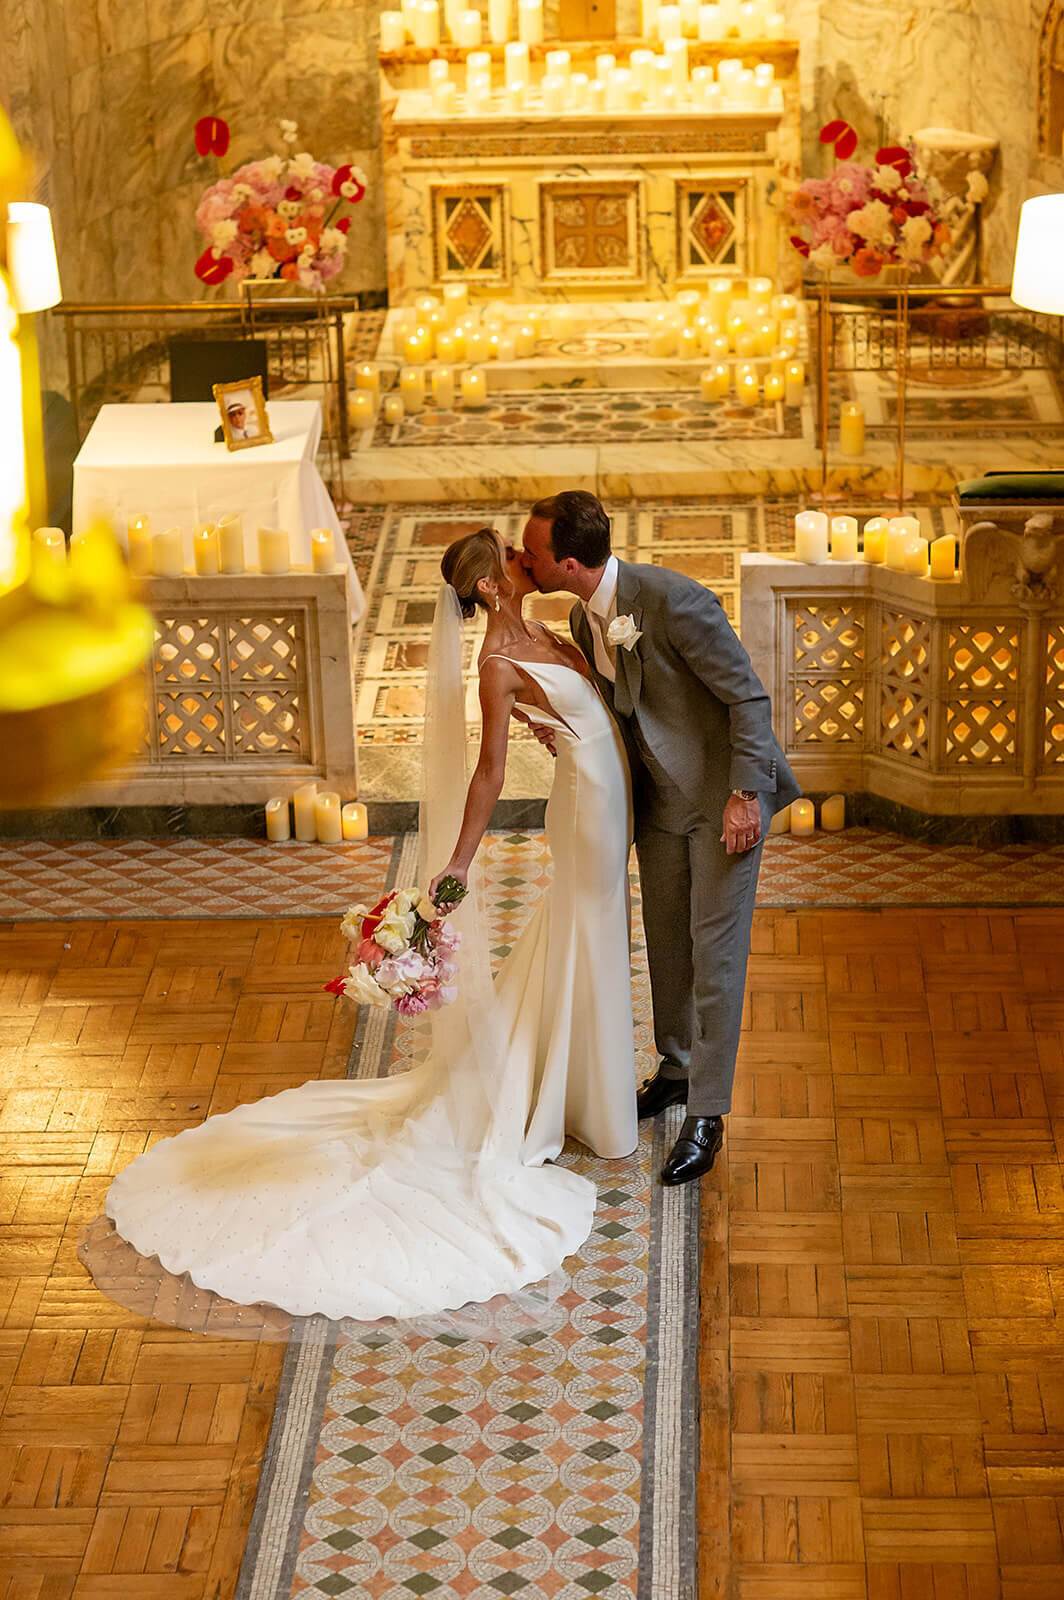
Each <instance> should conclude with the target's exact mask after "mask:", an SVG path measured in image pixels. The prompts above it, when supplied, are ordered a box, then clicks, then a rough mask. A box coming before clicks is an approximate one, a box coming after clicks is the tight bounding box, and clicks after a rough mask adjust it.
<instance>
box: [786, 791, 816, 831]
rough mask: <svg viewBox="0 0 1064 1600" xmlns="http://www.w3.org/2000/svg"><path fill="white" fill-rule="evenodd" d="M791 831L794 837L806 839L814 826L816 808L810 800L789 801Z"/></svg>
mask: <svg viewBox="0 0 1064 1600" xmlns="http://www.w3.org/2000/svg"><path fill="white" fill-rule="evenodd" d="M790 821H791V832H792V833H793V834H794V836H795V838H796V839H808V837H809V835H810V834H811V833H812V832H813V830H814V829H815V827H816V808H815V807H814V805H813V802H812V801H811V800H792V801H791V818H790Z"/></svg>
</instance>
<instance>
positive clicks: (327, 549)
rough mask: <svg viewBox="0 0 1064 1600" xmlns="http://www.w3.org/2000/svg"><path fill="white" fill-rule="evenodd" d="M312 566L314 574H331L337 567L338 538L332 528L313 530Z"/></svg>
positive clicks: (311, 540) (311, 541)
mask: <svg viewBox="0 0 1064 1600" xmlns="http://www.w3.org/2000/svg"><path fill="white" fill-rule="evenodd" d="M310 565H311V570H312V571H314V572H331V571H332V570H333V568H334V567H335V565H336V537H335V535H334V533H333V530H332V529H331V528H311V530H310Z"/></svg>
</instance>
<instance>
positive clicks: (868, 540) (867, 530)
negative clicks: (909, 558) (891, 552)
mask: <svg viewBox="0 0 1064 1600" xmlns="http://www.w3.org/2000/svg"><path fill="white" fill-rule="evenodd" d="M887 526H888V524H887V519H886V517H869V519H868V521H867V522H866V523H865V525H864V528H863V529H862V533H861V540H862V544H863V546H864V558H865V560H866V561H867V562H869V563H870V564H871V565H873V566H878V565H879V564H880V563H881V562H883V561H885V560H886V559H887Z"/></svg>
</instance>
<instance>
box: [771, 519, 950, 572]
mask: <svg viewBox="0 0 1064 1600" xmlns="http://www.w3.org/2000/svg"><path fill="white" fill-rule="evenodd" d="M829 534H830V544H829ZM794 555H795V560H797V561H804V562H808V563H811V564H813V565H817V564H819V563H821V562H824V561H828V560H831V561H858V560H862V559H863V560H864V561H865V562H866V563H868V564H869V565H872V566H884V567H887V568H888V569H889V570H890V571H891V572H908V573H911V574H912V575H913V576H914V577H917V578H935V579H937V580H939V581H943V580H948V579H952V578H955V577H956V575H957V541H956V539H955V538H954V536H953V534H951V533H947V534H943V536H942V537H941V538H940V539H932V540H931V541H930V542H929V541H928V540H927V539H925V538H924V537H923V534H922V532H921V530H920V519H919V518H918V517H869V519H868V521H867V522H866V523H865V525H864V527H863V529H861V549H860V553H859V552H858V528H857V518H856V517H850V516H839V517H831V518H830V519H829V518H828V515H827V513H826V512H824V511H799V513H798V515H797V516H796V517H795V519H794Z"/></svg>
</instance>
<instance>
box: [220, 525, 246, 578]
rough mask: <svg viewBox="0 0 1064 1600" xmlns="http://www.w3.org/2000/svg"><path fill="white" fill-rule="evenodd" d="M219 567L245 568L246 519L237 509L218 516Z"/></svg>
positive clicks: (237, 569) (234, 569) (225, 570)
mask: <svg viewBox="0 0 1064 1600" xmlns="http://www.w3.org/2000/svg"><path fill="white" fill-rule="evenodd" d="M218 569H219V571H221V572H243V570H244V519H243V517H242V516H240V515H239V514H238V513H237V512H235V511H230V512H228V513H227V514H226V515H225V516H224V517H219V518H218Z"/></svg>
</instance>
